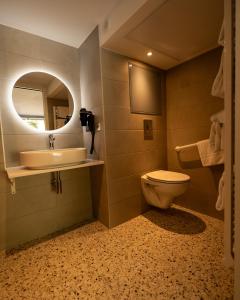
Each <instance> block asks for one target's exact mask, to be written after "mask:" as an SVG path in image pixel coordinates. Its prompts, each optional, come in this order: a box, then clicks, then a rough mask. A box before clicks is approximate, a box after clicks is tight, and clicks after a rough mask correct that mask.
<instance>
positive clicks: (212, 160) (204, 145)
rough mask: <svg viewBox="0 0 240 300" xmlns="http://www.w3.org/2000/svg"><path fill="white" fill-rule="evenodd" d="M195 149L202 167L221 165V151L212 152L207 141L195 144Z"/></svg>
mask: <svg viewBox="0 0 240 300" xmlns="http://www.w3.org/2000/svg"><path fill="white" fill-rule="evenodd" d="M197 147H198V152H199V155H200V158H201V162H202V165H203V166H204V167H209V166H214V165H220V164H223V162H224V157H223V151H222V150H219V151H213V150H212V147H211V145H210V143H209V139H207V140H202V141H199V142H197Z"/></svg>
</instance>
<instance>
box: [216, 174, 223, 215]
mask: <svg viewBox="0 0 240 300" xmlns="http://www.w3.org/2000/svg"><path fill="white" fill-rule="evenodd" d="M224 178H225V172H223V174H222V177H221V178H220V180H219V185H218V198H217V202H216V210H223V209H224Z"/></svg>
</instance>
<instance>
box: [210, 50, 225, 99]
mask: <svg viewBox="0 0 240 300" xmlns="http://www.w3.org/2000/svg"><path fill="white" fill-rule="evenodd" d="M223 60H224V52H222V56H221V63H220V67H219V70H218V73H217V76H216V78H215V79H214V82H213V85H212V91H211V94H212V96H214V97H220V98H224V86H223V69H224V66H223Z"/></svg>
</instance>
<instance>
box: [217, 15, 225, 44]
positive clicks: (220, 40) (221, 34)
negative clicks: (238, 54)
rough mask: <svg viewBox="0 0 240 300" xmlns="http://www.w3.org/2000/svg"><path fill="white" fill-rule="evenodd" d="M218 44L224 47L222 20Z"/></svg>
mask: <svg viewBox="0 0 240 300" xmlns="http://www.w3.org/2000/svg"><path fill="white" fill-rule="evenodd" d="M218 44H219V45H221V46H224V20H223V23H222V27H221V30H220V34H219V37H218Z"/></svg>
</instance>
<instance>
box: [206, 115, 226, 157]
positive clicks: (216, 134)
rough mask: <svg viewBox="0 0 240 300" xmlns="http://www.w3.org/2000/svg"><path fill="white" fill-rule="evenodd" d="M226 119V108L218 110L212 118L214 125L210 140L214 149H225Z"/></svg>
mask: <svg viewBox="0 0 240 300" xmlns="http://www.w3.org/2000/svg"><path fill="white" fill-rule="evenodd" d="M224 119H225V113H224V110H221V111H219V112H217V113H216V114H214V115H212V116H211V118H210V120H211V122H212V125H211V129H210V136H209V142H210V145H211V147H212V150H213V151H219V150H223V149H224V123H225V120H224Z"/></svg>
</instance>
